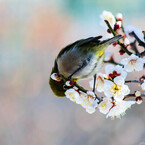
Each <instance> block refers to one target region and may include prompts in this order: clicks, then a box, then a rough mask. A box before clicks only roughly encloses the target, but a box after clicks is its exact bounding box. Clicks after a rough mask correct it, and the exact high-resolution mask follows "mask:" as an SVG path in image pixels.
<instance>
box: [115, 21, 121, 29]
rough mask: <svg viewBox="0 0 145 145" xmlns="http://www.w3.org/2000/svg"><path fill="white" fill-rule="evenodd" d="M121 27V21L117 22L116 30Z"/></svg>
mask: <svg viewBox="0 0 145 145" xmlns="http://www.w3.org/2000/svg"><path fill="white" fill-rule="evenodd" d="M120 28H121V21H119V22H116V23H115V25H114V31H116V30H118V29H120Z"/></svg>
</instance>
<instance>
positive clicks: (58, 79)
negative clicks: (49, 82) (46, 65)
mask: <svg viewBox="0 0 145 145" xmlns="http://www.w3.org/2000/svg"><path fill="white" fill-rule="evenodd" d="M51 78H52V79H53V80H55V81H58V82H59V81H61V77H60V75H59V74H58V73H53V74H51Z"/></svg>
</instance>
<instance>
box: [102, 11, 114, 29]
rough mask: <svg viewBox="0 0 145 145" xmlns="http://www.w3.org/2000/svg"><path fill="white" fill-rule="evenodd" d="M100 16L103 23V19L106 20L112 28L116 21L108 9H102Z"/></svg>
mask: <svg viewBox="0 0 145 145" xmlns="http://www.w3.org/2000/svg"><path fill="white" fill-rule="evenodd" d="M100 18H101V19H102V23H104V24H105V22H104V20H107V21H108V22H109V23H110V25H111V27H112V28H114V24H115V22H116V20H115V17H114V15H113V14H112V13H111V12H109V11H103V13H102V14H101V15H100Z"/></svg>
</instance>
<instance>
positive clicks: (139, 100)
mask: <svg viewBox="0 0 145 145" xmlns="http://www.w3.org/2000/svg"><path fill="white" fill-rule="evenodd" d="M135 101H136V103H137V104H141V103H142V101H143V98H142V97H136V99H135Z"/></svg>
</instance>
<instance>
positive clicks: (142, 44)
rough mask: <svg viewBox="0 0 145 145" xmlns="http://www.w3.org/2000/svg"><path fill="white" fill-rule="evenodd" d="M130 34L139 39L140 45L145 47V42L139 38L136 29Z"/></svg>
mask: <svg viewBox="0 0 145 145" xmlns="http://www.w3.org/2000/svg"><path fill="white" fill-rule="evenodd" d="M130 34H131V35H132V36H133V37H134V38H135V39H136V40H137V42H138V43H139V45H140V46H143V47H144V48H145V43H144V42H143V41H141V40H140V39H139V38H138V36H137V35H136V34H135V33H134V31H132V32H131V33H130Z"/></svg>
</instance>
